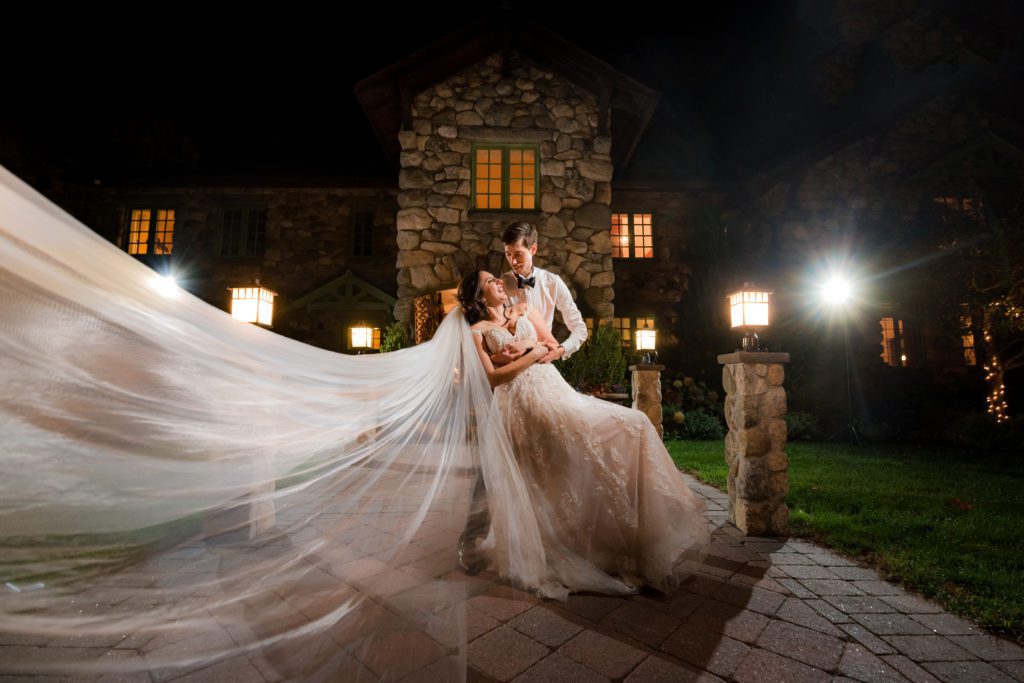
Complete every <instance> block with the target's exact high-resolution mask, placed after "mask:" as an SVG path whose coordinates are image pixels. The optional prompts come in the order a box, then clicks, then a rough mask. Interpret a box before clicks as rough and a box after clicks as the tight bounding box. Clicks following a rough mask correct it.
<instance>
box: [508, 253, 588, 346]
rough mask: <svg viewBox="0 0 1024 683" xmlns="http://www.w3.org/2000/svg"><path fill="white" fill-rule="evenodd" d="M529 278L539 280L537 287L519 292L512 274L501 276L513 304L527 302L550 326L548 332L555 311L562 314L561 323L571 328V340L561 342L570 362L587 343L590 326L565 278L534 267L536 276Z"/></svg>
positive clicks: (510, 272)
mask: <svg viewBox="0 0 1024 683" xmlns="http://www.w3.org/2000/svg"><path fill="white" fill-rule="evenodd" d="M528 277H536V279H537V280H536V284H535V286H533V287H525V288H523V289H520V288H519V283H518V281H517V280H516V274H515V273H514V272H513V271H511V270H510V271H508V272H507V273H505V274H504V275H502V276H501V280H502V284H503V285H504V287H505V293H506V294H508V295H509V298H510V300H511V301H512V303H515V304H518V303H522V302H524V301H526V302H529V304H530V305H531V306H533V307H534V308H536V309H537V310H538V311H540V315H541V317H542V318H543V319H544V321H545V322H546V323H547V324H548V329H550V328H551V323H552V322H554V320H555V309H556V308H557V309H558V310H559V311H561V312H562V322H564V323H565V326H566V327H568V328H569V338H568V339H566V340H565V341H564V342H562V346H563V347H565V354H564V355H563V356H562V357H563V358H568V357H569V356H571V355H572V354H573V353H574V352H575V351H576V350H577V349H579V348H580V345H581V344H583V342H585V341H586V340H587V324H586V323H585V322H583V314H581V313H580V309H578V308H576V302H575V301H573V300H572V293H571V292H570V291H569V288H568V287H567V286H566V285H565V283H564V282H562V278H560V277H558V276H557V275H555V274H554V273H552V272H550V271H547V270H544V269H543V268H538V267H537V266H534V267H533V272H531V273H530V275H529V276H528Z"/></svg>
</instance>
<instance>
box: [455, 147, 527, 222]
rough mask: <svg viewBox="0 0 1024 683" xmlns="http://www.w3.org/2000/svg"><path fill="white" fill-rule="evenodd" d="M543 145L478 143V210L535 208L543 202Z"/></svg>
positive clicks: (475, 152) (475, 157) (475, 195)
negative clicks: (541, 179)
mask: <svg viewBox="0 0 1024 683" xmlns="http://www.w3.org/2000/svg"><path fill="white" fill-rule="evenodd" d="M539 164H540V148H539V147H538V146H537V145H522V144H516V145H512V144H507V145H506V144H487V145H474V147H473V168H472V180H471V186H472V195H473V196H472V206H473V208H474V209H505V210H512V211H535V210H536V209H537V208H538V205H539V204H540V182H539V178H540V166H539Z"/></svg>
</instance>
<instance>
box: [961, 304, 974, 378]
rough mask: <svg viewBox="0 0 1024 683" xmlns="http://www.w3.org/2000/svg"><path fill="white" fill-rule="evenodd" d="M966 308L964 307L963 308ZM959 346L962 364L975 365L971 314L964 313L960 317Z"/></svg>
mask: <svg viewBox="0 0 1024 683" xmlns="http://www.w3.org/2000/svg"><path fill="white" fill-rule="evenodd" d="M965 308H966V306H965ZM960 327H961V332H960V345H961V347H962V348H963V352H964V363H966V364H967V365H977V364H978V356H977V354H976V353H975V347H974V329H973V325H972V324H971V314H970V313H964V314H962V315H961V316H960Z"/></svg>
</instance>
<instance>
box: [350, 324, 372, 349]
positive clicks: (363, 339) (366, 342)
mask: <svg viewBox="0 0 1024 683" xmlns="http://www.w3.org/2000/svg"><path fill="white" fill-rule="evenodd" d="M352 348H354V349H370V348H373V328H372V327H353V328H352Z"/></svg>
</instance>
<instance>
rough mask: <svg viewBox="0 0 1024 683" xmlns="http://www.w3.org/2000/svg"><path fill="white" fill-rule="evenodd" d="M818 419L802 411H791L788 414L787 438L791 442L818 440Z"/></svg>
mask: <svg viewBox="0 0 1024 683" xmlns="http://www.w3.org/2000/svg"><path fill="white" fill-rule="evenodd" d="M820 436H821V433H820V432H819V431H818V418H817V417H815V416H814V415H811V414H810V413H805V412H804V411H802V410H791V411H789V412H788V413H786V438H787V439H788V440H790V441H800V440H805V441H806V440H809V439H817V438H818V437H820Z"/></svg>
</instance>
